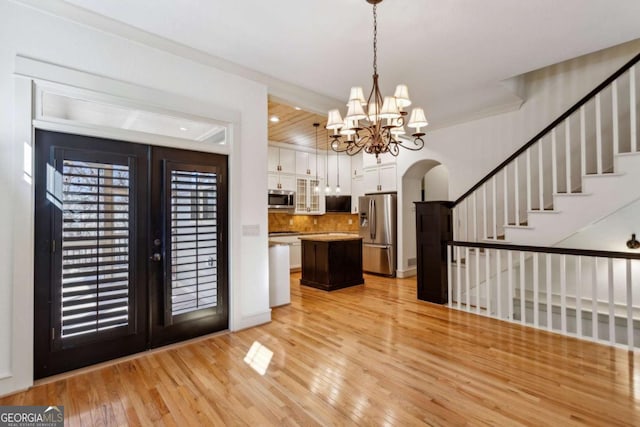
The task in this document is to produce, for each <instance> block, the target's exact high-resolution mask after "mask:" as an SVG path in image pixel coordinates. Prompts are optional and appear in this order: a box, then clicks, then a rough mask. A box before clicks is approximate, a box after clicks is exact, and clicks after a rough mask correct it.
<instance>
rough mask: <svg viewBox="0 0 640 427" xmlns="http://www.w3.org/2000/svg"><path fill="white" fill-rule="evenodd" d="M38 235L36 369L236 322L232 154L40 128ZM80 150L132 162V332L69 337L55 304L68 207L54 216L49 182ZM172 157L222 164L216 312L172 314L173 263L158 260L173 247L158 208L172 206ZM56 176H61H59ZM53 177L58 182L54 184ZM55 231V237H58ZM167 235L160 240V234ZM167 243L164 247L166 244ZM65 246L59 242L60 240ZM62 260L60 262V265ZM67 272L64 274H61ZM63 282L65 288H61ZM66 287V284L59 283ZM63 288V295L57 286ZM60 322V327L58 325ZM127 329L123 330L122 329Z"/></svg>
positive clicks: (75, 363)
mask: <svg viewBox="0 0 640 427" xmlns="http://www.w3.org/2000/svg"><path fill="white" fill-rule="evenodd" d="M35 137H36V138H35V141H36V142H35V160H36V168H35V173H34V178H35V179H34V183H35V243H34V255H35V261H34V284H35V285H34V377H35V378H42V377H46V376H50V375H53V374H56V373H60V372H65V371H68V370H71V369H76V368H79V367H82V366H87V365H91V364H94V363H98V362H101V361H106V360H110V359H114V358H117V357H121V356H124V355H127V354H132V353H136V352H140V351H143V350H145V349H148V348H152V347H157V346H161V345H165V344H168V343H171V342H176V341H181V340H184V339H189V338H192V337H195V336H199V335H203V334H206V333H211V332H215V331H219V330H223V329H227V328H228V249H227V248H228V245H227V236H228V233H227V226H228V220H227V211H228V208H227V203H228V199H227V191H228V184H227V179H226V177H227V156H224V155H217V154H211V153H202V152H194V151H188V150H179V149H171V148H162V147H152V146H148V145H144V144H135V143H129V142H122V141H114V140H109V139H104V138H95V137H86V136H80V135H70V134H63V133H58V132H51V131H43V130H39V129H36V131H35ZM69 156H71V157H77V158H78V159H79V161H84V162H95V163H101V162H104V163H109V162H111V163H115V164H124V163H126V164H127V165H129V170H130V173H131V181H130V184H129V194H130V196H131V197H130V199H131V202H130V206H129V209H130V213H129V218H130V222H131V224H132V226H131V227H132V230H133V231H132V232H131V234H130V236H129V252H130V254H131V255H130V259H129V264H128V265H129V271H130V272H131V275H130V285H129V286H130V289H131V292H132V295H131V298H130V305H131V308H130V310H132V311H133V313H132V314H131V316H130V318H129V319H130V322H129V324H128V332H126V333H119V334H118V333H116V334H111V335H114V336H110V333H103V332H101V331H99V330H98V329H96V331H97V332H96V337H95V339H93V340H91V339H89V340H87V341H83V340H81V339H78V340H74V339H71V338H72V337H69V336H66V337H65V339H64V340H62V336H61V332H60V330H56V325H58V324H59V325H60V329H61V325H62V319H61V311H60V310H58V309H57V307H54V306H55V305H56V304H59V303H60V301H61V293H62V290H61V289H62V282H60V280H62V279H60V275H61V268H62V267H60V265H62V255H61V253H60V252H58V253H55V250H56V245H60V242H59V241H56V242H54V240H56V238H55V236H56V235H57V236H62V234H61V233H62V226H61V225H60V224H61V223H62V221H63V219H62V213H60V214H59V215H58V217H57V219H56V218H54V216H55V214H56V212H55V208H54V207H53V206H54V204H55V203H59V205H58V207H59V208H60V209H61V206H62V204H60V201H57V202H56V201H55V200H54V199H55V197H52V195H51V194H50V193H51V191H48V189H47V179H48V178H47V176H48V175H49V176H50V177H49V181H51V176H53V177H54V178H55V179H57V177H60V182H59V183H58V185H59V186H60V188H62V183H61V180H62V176H63V174H62V169H61V168H62V161H60V160H56V159H65V158H70V157H69ZM171 162H173V163H174V164H178V165H180V166H182V167H183V169H184V166H185V165H191V168H192V169H193V170H197V169H199V168H200V169H203V170H208V171H215V172H216V173H217V174H218V176H219V189H220V191H219V197H218V201H217V212H218V218H219V222H220V224H219V230H220V232H219V234H218V237H217V244H218V246H217V248H218V253H217V254H218V255H217V256H218V258H217V260H218V264H217V265H218V269H217V271H218V283H219V289H220V291H219V292H220V295H219V304H220V305H219V306H218V308H219V309H218V310H217V311H216V313H215V315H214V316H203V315H202V313H200V315H191V316H182V317H181V318H180V319H179V320H180V321H178V322H174V324H172V325H169V324H167V322H165V316H164V312H163V310H164V309H165V308H166V307H165V303H164V298H165V296H166V291H167V290H166V288H163V287H164V286H165V284H167V283H169V281H168V277H166V276H167V274H168V273H170V272H169V270H168V269H167V268H163V264H162V262H157V261H155V260H153V258H152V254H154V253H156V252H157V251H158V249H160V250H161V251H162V255H163V256H164V255H166V254H168V252H169V251H168V248H167V247H166V241H167V237H168V236H167V232H168V231H167V230H168V228H167V224H168V222H167V217H166V216H165V217H164V218H160V217H159V215H157V214H156V213H159V212H163V211H164V210H166V203H167V197H165V196H163V194H166V191H167V189H166V188H165V187H164V185H165V182H166V180H165V176H164V175H165V174H166V170H167V165H169V164H170V163H171ZM55 179H54V180H55ZM50 185H51V184H50ZM52 236H53V237H52ZM156 239H160V241H161V243H160V245H157V244H156V243H157V242H154V241H155V240H156ZM158 246H160V248H159V247H158ZM57 249H58V250H60V249H61V248H60V247H59V246H58V248H57ZM56 264H60V265H58V266H56ZM58 279H60V280H58ZM56 286H57V288H56ZM56 289H59V291H56ZM57 292H59V293H60V295H57V294H56V293H57ZM52 325H53V327H52ZM121 332H122V331H121Z"/></svg>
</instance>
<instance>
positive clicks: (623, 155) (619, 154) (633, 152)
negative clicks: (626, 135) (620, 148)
mask: <svg viewBox="0 0 640 427" xmlns="http://www.w3.org/2000/svg"><path fill="white" fill-rule="evenodd" d="M638 154H640V151H627V152H625V153H618V154H616V156H621V157H625V156H637V155H638Z"/></svg>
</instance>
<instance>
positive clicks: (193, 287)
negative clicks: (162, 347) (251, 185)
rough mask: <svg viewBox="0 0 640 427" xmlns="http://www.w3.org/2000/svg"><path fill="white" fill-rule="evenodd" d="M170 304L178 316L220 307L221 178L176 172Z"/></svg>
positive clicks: (172, 213) (197, 173) (215, 175)
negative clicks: (219, 236)
mask: <svg viewBox="0 0 640 427" xmlns="http://www.w3.org/2000/svg"><path fill="white" fill-rule="evenodd" d="M170 179H171V201H170V213H171V225H170V227H171V228H170V229H171V255H170V266H169V268H170V276H171V285H170V303H171V315H172V316H173V317H172V319H175V316H180V315H183V314H187V313H191V312H195V311H198V310H203V309H216V308H217V306H218V211H217V203H218V176H217V174H216V173H210V172H192V171H183V170H172V171H171V174H170Z"/></svg>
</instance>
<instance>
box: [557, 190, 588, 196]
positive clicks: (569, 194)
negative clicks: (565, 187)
mask: <svg viewBox="0 0 640 427" xmlns="http://www.w3.org/2000/svg"><path fill="white" fill-rule="evenodd" d="M592 194H593V193H583V192H581V191H580V192H577V191H574V192H572V193H562V192H558V193H553V195H554V196H591V195H592Z"/></svg>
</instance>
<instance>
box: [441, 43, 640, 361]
mask: <svg viewBox="0 0 640 427" xmlns="http://www.w3.org/2000/svg"><path fill="white" fill-rule="evenodd" d="M638 61H640V54H638V55H636V57H634V58H633V59H632V60H631V61H629V62H628V63H627V64H625V65H624V66H623V67H622V68H621V69H620V70H618V71H617V72H616V73H614V74H613V75H612V76H611V77H609V78H608V79H607V80H606V81H604V82H603V83H602V84H600V85H599V86H598V87H596V88H595V89H594V90H593V91H591V92H590V93H589V94H587V95H586V96H585V97H584V98H583V99H581V100H580V101H579V102H578V103H577V104H576V105H574V106H573V107H571V108H570V109H569V110H568V111H567V112H566V113H565V114H563V115H562V116H561V117H559V118H558V119H557V120H555V121H554V122H553V123H551V124H550V125H549V126H548V127H547V128H545V129H544V130H543V131H541V132H540V133H539V134H538V135H536V136H535V137H534V138H532V139H531V140H530V141H529V142H528V143H526V144H525V145H524V146H523V147H522V148H521V149H520V150H518V151H517V152H516V153H514V154H513V155H512V156H510V157H509V158H508V159H506V160H505V161H504V162H502V163H501V164H500V165H499V166H498V167H496V168H495V169H494V170H493V171H491V172H490V173H489V174H488V175H487V176H486V177H485V178H483V179H482V180H480V181H479V182H478V183H477V184H476V185H474V186H473V187H472V188H471V189H470V190H469V191H468V192H466V193H465V194H464V195H463V196H461V197H460V198H459V199H458V200H456V201H455V203H454V207H453V211H452V215H453V221H452V222H453V235H454V241H453V242H448V243H447V245H448V251H447V257H448V259H447V266H448V267H447V277H448V301H449V306H450V307H452V308H457V309H459V310H464V311H469V312H473V313H476V314H479V315H485V316H489V317H494V318H498V319H502V320H507V321H511V322H517V323H521V324H523V325H528V326H533V327H537V328H541V329H546V330H550V331H554V332H558V333H562V334H566V335H571V336H576V337H578V338H582V339H589V340H593V341H597V342H603V343H607V344H609V345H613V346H624V347H625V348H628V349H633V350H635V349H638V348H640V291H639V290H638V289H640V254H639V253H637V252H633V253H629V252H607V251H603V250H584V249H565V248H560V247H555V246H557V245H558V244H559V243H561V242H562V241H563V240H565V239H566V238H567V237H569V236H571V235H573V234H575V233H576V232H579V231H580V230H583V229H585V228H587V227H589V226H590V225H592V224H594V223H596V222H598V221H599V220H601V219H603V218H605V217H608V216H609V215H611V214H612V213H614V212H617V211H619V210H621V209H623V208H625V207H627V206H629V205H630V204H632V202H635V201H638V200H640V150H639V148H640V147H639V146H638V134H639V133H640V130H639V129H638V124H639V123H640V117H639V116H638V115H639V113H640V94H639V93H638V89H639V85H638V84H637V82H638V81H639V80H640V66H637V65H636V64H637V63H638ZM632 232H640V230H630V231H629V235H630V234H631V233H632ZM587 236H589V235H587Z"/></svg>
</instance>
